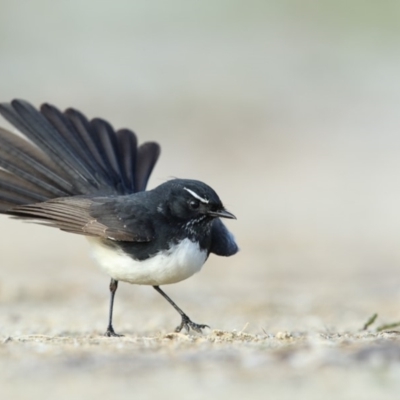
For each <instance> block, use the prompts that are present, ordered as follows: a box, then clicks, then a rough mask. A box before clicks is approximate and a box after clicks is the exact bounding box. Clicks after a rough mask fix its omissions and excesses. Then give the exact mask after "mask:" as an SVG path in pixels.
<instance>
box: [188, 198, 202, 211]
mask: <svg viewBox="0 0 400 400" xmlns="http://www.w3.org/2000/svg"><path fill="white" fill-rule="evenodd" d="M199 206H200V203H199V202H198V201H197V200H190V201H189V207H190V208H191V209H192V210H197V209H198V208H199Z"/></svg>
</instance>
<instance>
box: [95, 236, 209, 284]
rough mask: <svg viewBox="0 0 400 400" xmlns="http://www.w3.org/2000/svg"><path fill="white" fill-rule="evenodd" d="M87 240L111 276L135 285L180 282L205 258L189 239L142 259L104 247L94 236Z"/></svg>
mask: <svg viewBox="0 0 400 400" xmlns="http://www.w3.org/2000/svg"><path fill="white" fill-rule="evenodd" d="M88 240H89V242H90V243H91V245H92V250H93V256H94V258H95V259H96V261H97V262H98V264H99V265H100V267H101V268H102V269H103V270H104V271H105V272H107V274H108V275H110V276H111V278H113V279H116V280H117V281H124V282H129V283H135V284H138V285H153V286H158V285H166V284H169V283H176V282H179V281H182V280H184V279H187V278H189V277H191V276H192V275H193V274H195V273H196V272H199V271H200V269H201V267H202V266H203V264H204V263H205V261H206V259H207V252H206V251H201V250H200V247H199V245H198V244H197V243H193V242H192V241H190V240H189V239H185V240H183V241H182V242H181V243H180V244H179V245H176V246H174V247H171V249H169V250H168V251H164V252H162V253H158V254H156V255H155V256H153V257H151V258H148V259H147V260H144V261H137V260H134V259H133V258H131V257H129V256H127V255H125V254H123V253H122V252H121V251H116V250H115V249H111V248H109V247H107V246H104V245H103V244H102V243H101V242H100V241H99V240H98V239H96V238H88Z"/></svg>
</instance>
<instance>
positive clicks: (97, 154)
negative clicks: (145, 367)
mask: <svg viewBox="0 0 400 400" xmlns="http://www.w3.org/2000/svg"><path fill="white" fill-rule="evenodd" d="M0 114H1V115H2V116H3V117H4V118H5V119H6V120H7V121H8V122H10V123H11V124H12V125H14V126H15V127H16V128H17V129H18V130H19V131H20V133H21V134H22V136H21V135H18V134H14V133H11V132H9V131H7V130H5V129H3V128H0V168H1V169H0V213H2V214H7V215H10V216H13V217H14V218H20V219H30V220H33V221H34V222H37V223H40V224H43V225H47V226H52V227H56V228H59V229H61V230H63V231H67V232H72V233H78V234H81V235H85V236H87V237H88V239H89V242H90V243H91V245H92V247H93V254H94V256H95V258H96V260H97V262H98V264H99V265H100V266H101V268H103V270H104V271H105V272H107V273H108V275H109V276H111V282H110V294H111V296H110V308H109V320H108V327H107V331H106V336H119V335H117V334H116V333H115V332H114V329H113V326H112V314H113V303H114V296H115V292H116V290H117V287H118V281H124V282H129V283H134V284H138V285H151V286H153V287H154V289H155V290H156V291H157V292H158V293H160V294H161V295H162V296H163V297H164V298H165V299H166V300H167V301H168V302H169V303H170V304H171V305H172V306H173V307H174V308H175V310H176V311H177V312H178V313H179V314H180V316H181V318H182V321H181V323H180V325H179V326H178V327H177V328H176V331H177V332H179V331H181V330H182V328H185V329H186V330H187V331H189V330H190V329H193V330H195V331H198V332H201V330H202V329H203V328H205V327H207V325H202V324H196V323H194V322H192V321H191V320H190V319H189V317H188V316H187V315H186V314H185V313H184V312H183V311H182V310H181V309H180V308H179V307H178V306H177V305H176V304H175V303H174V302H173V301H172V300H171V298H170V297H168V296H167V295H166V294H165V293H164V291H162V290H161V288H160V285H165V284H169V283H175V282H179V281H181V280H183V279H187V278H189V277H190V276H192V275H193V274H194V273H196V272H198V271H200V269H201V267H202V266H203V264H204V262H205V261H206V260H207V258H208V256H209V254H210V253H214V254H217V255H220V256H231V255H233V254H235V253H236V252H237V251H238V247H237V245H236V242H235V239H234V237H233V236H232V234H231V233H230V232H229V231H228V230H227V228H226V227H225V225H224V224H223V223H222V221H221V219H220V218H235V216H234V215H233V214H231V213H230V212H228V211H227V210H225V208H224V206H223V205H222V202H221V200H220V199H219V197H218V195H217V193H216V192H215V191H214V190H213V189H212V188H211V187H209V186H208V185H206V184H205V183H203V182H200V181H196V180H189V179H172V180H169V181H167V182H165V183H163V184H161V185H159V186H158V187H156V188H155V189H153V190H149V191H145V188H146V185H147V182H148V179H149V177H150V174H151V172H152V170H153V167H154V165H155V164H156V162H157V159H158V156H159V154H160V146H159V145H158V144H157V143H154V142H147V143H144V144H142V145H140V146H138V145H137V138H136V135H135V134H134V133H133V132H132V131H131V130H129V129H120V130H117V131H115V130H114V129H113V127H112V126H111V125H110V124H109V123H108V122H107V121H105V120H103V119H99V118H94V119H92V120H90V121H89V120H88V119H87V118H86V117H85V116H84V115H83V114H82V113H80V112H79V111H77V110H75V109H73V108H69V109H67V110H66V111H64V112H61V111H59V110H58V109H57V108H55V107H54V106H52V105H50V104H43V105H42V106H41V107H40V111H38V110H36V109H35V108H34V107H33V106H32V105H31V104H29V103H28V102H26V101H23V100H13V101H12V102H11V103H2V104H0Z"/></svg>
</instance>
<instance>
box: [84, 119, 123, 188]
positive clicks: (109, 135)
mask: <svg viewBox="0 0 400 400" xmlns="http://www.w3.org/2000/svg"><path fill="white" fill-rule="evenodd" d="M90 125H91V127H92V131H93V135H94V137H95V138H96V142H95V143H96V144H97V149H98V150H99V153H100V154H101V157H102V160H103V161H104V163H105V167H106V169H107V171H109V176H110V177H111V178H112V181H113V184H114V185H122V186H124V185H123V184H124V180H123V179H121V172H122V168H121V165H120V161H119V154H118V153H119V150H118V140H117V136H116V135H115V132H114V129H113V128H112V126H111V125H110V124H109V123H108V122H107V121H104V120H103V119H100V118H94V119H93V120H92V121H91V123H90ZM121 189H122V190H123V191H124V189H125V188H121Z"/></svg>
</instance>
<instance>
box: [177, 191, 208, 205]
mask: <svg viewBox="0 0 400 400" xmlns="http://www.w3.org/2000/svg"><path fill="white" fill-rule="evenodd" d="M183 190H186V191H187V192H189V193H190V194H191V195H192V196H193V197H194V198H195V199H197V200H200V201H201V202H202V203H205V204H208V203H209V200H207V199H204V198H203V197H201V196H199V195H198V194H197V193H196V192H193V190H190V189H188V188H186V187H184V188H183Z"/></svg>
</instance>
